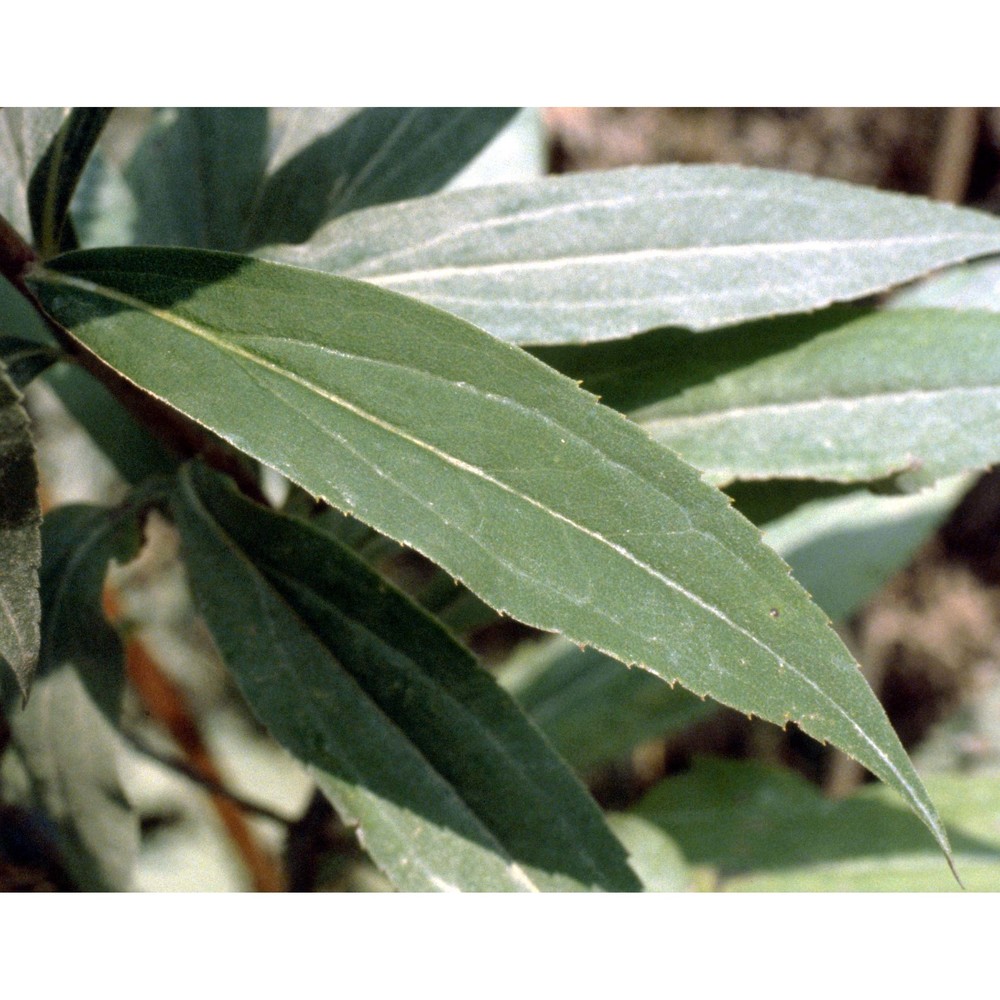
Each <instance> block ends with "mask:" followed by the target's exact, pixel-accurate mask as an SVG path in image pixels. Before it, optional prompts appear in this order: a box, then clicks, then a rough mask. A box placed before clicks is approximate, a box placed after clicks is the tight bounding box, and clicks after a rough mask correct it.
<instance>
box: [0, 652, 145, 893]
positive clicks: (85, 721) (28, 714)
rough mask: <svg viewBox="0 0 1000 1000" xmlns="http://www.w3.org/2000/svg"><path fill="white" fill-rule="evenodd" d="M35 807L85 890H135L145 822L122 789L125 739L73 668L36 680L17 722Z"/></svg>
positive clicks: (13, 725)
mask: <svg viewBox="0 0 1000 1000" xmlns="http://www.w3.org/2000/svg"><path fill="white" fill-rule="evenodd" d="M10 729H11V741H12V743H13V745H14V748H15V749H16V751H17V755H18V757H19V759H20V761H21V763H22V764H23V766H24V770H25V772H26V774H27V779H28V794H29V801H31V802H32V803H33V804H34V805H36V806H37V807H38V808H41V809H42V810H43V811H44V812H45V814H46V816H48V817H49V818H50V819H51V820H53V821H54V822H55V824H56V826H57V828H58V832H59V841H60V848H61V855H62V860H63V861H64V863H65V864H66V867H67V869H68V871H69V873H70V875H71V877H72V878H73V881H74V882H75V883H76V885H77V886H78V887H79V888H80V889H82V890H85V891H88V892H95V891H102V890H116V889H117V890H123V889H127V888H128V887H129V883H130V878H131V875H132V870H133V868H134V866H135V863H136V861H137V859H138V854H139V820H138V817H137V816H136V815H135V813H134V812H133V811H132V808H131V806H130V805H129V803H128V800H127V799H126V797H125V793H124V791H123V789H122V787H121V783H120V779H119V775H118V767H117V762H116V756H117V752H118V749H119V747H120V745H121V741H120V738H119V737H118V735H117V733H116V732H115V730H114V729H113V728H112V727H111V725H110V724H109V723H108V722H107V720H106V719H104V718H103V717H102V715H101V713H100V712H99V711H98V710H97V708H96V707H95V706H94V704H93V702H92V701H91V700H90V698H89V696H88V695H87V692H86V690H85V689H84V687H83V685H82V684H81V683H80V679H79V677H78V676H77V674H76V673H75V671H74V670H73V668H72V666H70V665H69V664H63V665H61V666H59V667H57V668H56V669H54V670H52V671H50V672H49V673H47V674H46V675H44V676H41V677H39V678H38V680H37V681H36V683H35V685H34V687H33V689H32V692H31V700H30V701H29V702H28V705H27V707H26V708H25V709H24V711H23V712H14V713H13V715H12V717H11V720H10Z"/></svg>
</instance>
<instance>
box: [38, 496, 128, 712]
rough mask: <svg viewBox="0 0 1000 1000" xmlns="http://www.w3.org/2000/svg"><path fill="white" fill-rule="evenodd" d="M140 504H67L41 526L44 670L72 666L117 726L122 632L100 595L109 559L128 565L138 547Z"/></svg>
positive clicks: (48, 516)
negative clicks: (107, 614) (113, 624)
mask: <svg viewBox="0 0 1000 1000" xmlns="http://www.w3.org/2000/svg"><path fill="white" fill-rule="evenodd" d="M137 497H138V495H137ZM140 507H141V499H139V502H137V501H136V500H131V501H129V502H127V503H126V504H124V505H123V506H122V507H120V508H117V509H112V508H108V507H98V506H94V505H90V504H70V505H67V506H63V507H57V508H56V509H55V510H53V511H51V512H50V513H48V514H47V515H46V516H45V522H44V524H43V526H42V572H41V589H42V644H41V655H40V664H41V669H42V670H43V671H45V670H52V671H55V670H58V669H59V667H60V666H61V665H62V664H65V663H72V664H73V667H74V669H75V670H76V672H77V673H78V674H79V675H80V677H81V678H82V679H83V682H84V683H85V684H86V686H87V690H88V691H89V693H90V697H91V698H92V699H93V701H94V703H95V704H96V705H97V706H98V708H100V709H101V711H103V712H104V714H105V715H106V716H107V717H108V718H109V719H110V720H111V721H112V722H115V723H117V721H118V716H119V712H120V709H121V696H122V690H123V688H124V683H125V677H124V659H123V651H122V644H121V640H120V639H119V638H118V633H117V632H116V631H115V629H114V628H112V627H111V625H109V624H108V622H107V620H106V619H105V617H104V610H103V604H102V593H103V589H104V580H105V577H106V576H107V573H108V565H109V563H110V562H111V560H112V559H114V560H117V561H118V562H127V561H128V560H129V559H131V558H133V557H134V556H135V555H136V554H137V552H138V549H139V543H140V541H141V533H140V530H139V520H138V517H137V514H138V511H139V509H140Z"/></svg>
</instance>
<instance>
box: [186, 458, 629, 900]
mask: <svg viewBox="0 0 1000 1000" xmlns="http://www.w3.org/2000/svg"><path fill="white" fill-rule="evenodd" d="M175 513H176V516H177V521H178V526H179V527H180V530H181V535H182V538H183V539H184V544H185V559H186V562H187V564H188V567H189V570H190V573H191V579H192V586H193V589H194V593H195V598H196V600H197V602H198V605H199V607H200V609H201V611H202V613H203V614H204V616H205V619H206V621H207V622H208V625H209V628H210V629H211V630H212V633H213V635H214V636H215V639H216V642H217V644H218V646H219V648H220V650H221V652H222V654H223V656H224V658H225V659H226V661H227V663H228V664H229V666H230V669H231V670H232V671H233V673H234V675H235V676H236V678H237V681H238V683H239V684H240V686H241V688H242V690H243V693H244V695H245V696H246V697H247V699H248V701H249V702H250V704H251V706H253V708H254V709H255V711H256V712H257V714H258V715H259V717H260V718H261V721H263V722H264V723H265V724H266V725H267V726H268V727H269V729H270V730H271V731H272V733H273V734H274V735H275V736H276V737H277V738H278V739H279V740H280V741H281V742H282V743H283V744H284V745H285V746H286V747H288V749H289V750H291V751H292V752H293V753H294V754H295V755H296V756H298V757H299V758H300V759H301V760H303V761H304V762H305V763H307V764H309V765H311V766H312V767H313V768H315V769H317V771H318V772H319V773H318V780H319V783H320V786H321V787H322V788H323V789H324V791H326V792H327V794H329V795H330V796H331V798H332V799H333V802H334V804H335V805H336V806H337V808H338V810H339V811H340V812H341V814H342V815H345V816H346V817H349V818H351V819H352V820H354V821H356V822H358V823H359V824H360V827H361V836H362V838H363V840H364V843H365V846H366V848H367V850H368V851H369V853H370V854H371V855H372V857H373V858H374V859H375V860H376V861H377V862H378V863H379V864H380V865H381V866H382V867H383V868H384V869H385V871H386V873H387V874H388V875H389V876H390V877H391V878H392V880H393V881H394V883H395V884H396V885H397V886H398V887H399V888H401V889H434V888H439V889H442V888H449V887H450V888H457V889H464V890H486V889H522V890H523V889H531V888H534V889H549V890H565V889H574V888H575V889H580V888H603V889H610V890H621V889H633V888H638V883H637V882H636V881H635V878H634V876H633V875H632V873H631V872H630V871H629V870H628V868H627V866H626V864H625V861H624V852H623V851H622V850H621V847H620V845H618V844H617V843H616V842H615V840H614V839H613V838H612V837H611V835H610V833H609V832H608V831H607V828H606V827H605V826H604V822H603V820H602V818H601V815H600V813H599V811H598V810H597V807H596V806H595V805H594V803H593V802H592V800H590V798H589V797H588V796H587V794H586V792H585V791H584V789H583V787H582V786H581V785H579V784H578V783H577V782H576V780H575V779H574V778H573V776H572V775H571V774H570V773H569V771H568V770H567V769H566V767H565V765H564V764H563V763H562V762H561V761H560V760H559V758H558V757H557V756H556V755H555V754H554V753H553V752H552V750H551V749H550V748H549V747H548V746H547V745H546V744H545V742H544V740H543V739H542V738H541V737H540V735H539V734H538V732H537V730H535V729H534V728H533V727H532V726H531V725H530V723H528V721H527V720H526V719H525V717H524V716H523V715H522V714H521V713H520V712H519V711H518V709H517V707H516V705H515V704H514V702H513V701H511V700H510V699H509V698H508V697H507V696H506V695H504V694H503V692H502V691H501V690H500V688H498V687H497V685H496V683H495V682H494V681H493V680H492V678H491V677H490V676H489V674H487V673H486V672H485V671H484V670H483V669H482V668H481V667H479V666H478V664H476V662H475V661H474V660H473V659H472V657H471V656H470V655H469V654H468V653H467V652H466V651H465V650H464V649H463V648H462V647H461V646H459V645H458V644H457V643H456V642H455V641H454V640H453V639H451V638H450V637H449V636H448V634H447V633H446V632H444V631H443V630H442V629H441V628H440V627H439V626H437V625H436V624H435V623H434V621H433V619H431V618H429V617H428V616H427V615H425V614H424V613H423V612H421V611H420V610H419V609H418V608H417V606H416V605H414V604H412V603H411V602H410V601H409V600H408V599H407V598H406V597H405V596H404V595H403V594H402V593H401V592H399V591H396V590H395V589H394V588H392V587H391V586H389V585H388V584H387V583H386V581H384V580H383V579H382V578H380V577H379V576H377V575H376V574H375V573H373V572H372V571H371V570H369V569H368V568H367V566H366V565H365V564H364V562H362V561H361V560H360V559H359V558H358V557H356V556H354V555H352V554H351V553H350V552H349V551H348V550H347V549H344V548H342V547H341V546H339V545H337V544H336V543H335V542H334V541H333V539H332V538H331V537H330V536H328V535H325V534H323V533H321V532H318V531H316V530H314V529H312V528H311V527H309V526H308V525H307V524H306V523H305V522H300V521H296V520H293V519H291V518H288V517H285V516H284V515H281V514H277V513H273V512H270V511H267V510H266V509H264V508H262V507H258V506H256V505H255V504H252V503H251V502H250V501H248V500H245V499H244V498H242V497H241V496H239V495H238V494H237V493H236V492H235V491H234V490H231V489H229V488H227V486H226V484H225V482H224V481H222V480H220V478H219V477H217V476H215V475H212V474H209V473H207V471H206V470H204V469H199V468H194V469H190V470H186V471H185V473H184V474H183V475H182V483H181V487H180V490H179V493H178V497H177V500H176V503H175ZM248 622H253V623H255V624H254V626H253V627H252V628H250V629H248V628H247V627H246V623H248ZM373 751H374V752H373ZM401 830H405V831H411V832H412V836H413V839H414V842H413V843H412V844H410V845H409V846H407V847H403V845H402V844H401V842H400V839H399V838H400V832H401Z"/></svg>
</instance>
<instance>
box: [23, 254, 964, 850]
mask: <svg viewBox="0 0 1000 1000" xmlns="http://www.w3.org/2000/svg"><path fill="white" fill-rule="evenodd" d="M32 277H34V278H36V279H37V280H41V281H48V282H50V283H52V284H56V285H66V286H68V287H71V288H76V289H78V290H80V291H83V292H85V293H87V294H90V295H95V296H97V297H99V298H105V299H108V300H109V301H113V302H117V303H119V304H120V305H124V306H126V307H127V308H129V309H132V310H135V311H138V312H142V313H145V314H147V315H149V316H152V317H154V318H156V319H158V320H160V321H161V322H163V323H166V324H167V325H169V326H173V327H176V328H178V329H181V330H184V331H185V332H187V333H189V334H191V335H192V336H195V337H197V338H199V339H200V340H202V341H204V342H205V343H207V344H209V345H211V346H213V347H215V348H216V349H217V350H219V351H220V352H221V353H223V354H229V355H232V356H234V357H239V358H243V359H244V360H246V361H249V362H251V363H253V364H256V365H258V366H260V367H261V368H263V369H265V370H266V371H270V372H271V373H272V374H275V375H277V376H279V377H281V378H284V379H286V380H287V381H290V382H292V383H293V384H296V385H299V386H300V387H301V388H304V389H306V390H307V391H309V392H312V393H314V394H315V395H317V396H319V397H320V398H322V399H325V400H327V402H330V403H332V404H334V405H335V406H339V407H340V408H341V409H343V410H346V411H347V412H349V413H352V414H354V415H355V416H357V417H360V418H361V419H363V420H366V421H368V422H370V423H372V424H374V425H375V426H376V427H379V428H380V429H382V430H384V431H386V432H387V433H390V434H393V435H396V436H397V437H399V438H401V439H402V440H405V441H407V442H409V443H410V444H412V445H414V446H415V447H418V448H421V449H423V450H424V451H427V452H428V453H430V454H432V455H434V456H435V457H437V458H439V459H440V460H441V461H442V462H444V463H445V464H447V465H451V466H452V467H454V468H457V469H459V470H460V471H463V472H467V473H468V474H470V475H472V476H474V477H477V478H479V479H481V480H482V481H484V482H488V483H490V484H492V485H494V486H496V487H497V488H499V489H501V490H502V491H504V492H506V493H508V494H510V495H511V496H514V497H515V498H517V499H519V500H522V501H523V502H525V503H527V504H529V505H530V506H533V507H535V508H537V509H538V510H540V511H542V512H543V513H544V514H547V515H549V516H551V517H553V518H554V519H555V520H557V521H560V522H562V523H564V524H566V525H567V526H569V527H570V528H572V529H574V530H576V531H579V532H580V533H581V534H583V535H585V536H587V537H590V538H592V539H593V540H595V541H597V542H598V543H599V544H603V545H605V546H606V547H608V548H609V549H611V550H612V551H614V552H615V553H616V554H618V555H620V556H622V557H623V558H624V559H625V560H626V561H628V562H631V563H632V564H633V565H635V566H636V567H638V568H639V569H641V570H643V571H644V572H646V573H647V574H648V575H649V576H651V577H652V578H653V579H656V580H659V581H660V582H661V583H663V584H664V585H665V586H666V587H667V588H668V589H671V590H673V591H675V592H676V593H678V594H680V595H681V596H682V597H685V598H686V599H687V600H689V601H690V602H691V603H692V604H694V605H695V606H697V607H700V608H701V609H702V610H703V611H706V612H708V613H709V614H710V615H712V616H714V617H716V618H717V619H718V620H719V621H721V622H722V623H723V624H724V625H726V626H728V627H729V628H730V629H732V630H733V631H734V632H736V633H737V634H739V635H742V636H743V637H744V638H745V639H747V640H748V641H750V642H751V643H753V644H754V645H756V646H758V647H759V648H760V649H762V650H764V652H765V653H767V654H768V655H770V656H771V657H773V658H774V660H775V661H776V662H777V663H778V664H779V665H781V666H782V667H784V668H785V669H787V670H788V671H789V672H790V673H792V674H794V675H795V676H796V677H798V678H799V680H800V681H802V682H803V683H804V684H806V685H807V686H808V687H810V688H812V689H813V690H814V691H815V693H816V694H817V695H818V696H819V697H820V698H821V699H822V700H824V701H826V702H827V703H828V704H829V705H830V706H832V708H833V709H834V710H835V711H836V713H837V714H838V715H840V716H841V717H842V718H843V720H844V721H845V722H846V723H847V724H848V726H849V727H850V728H851V729H853V730H854V731H855V732H856V733H857V735H858V736H859V737H860V738H861V740H862V741H863V742H864V743H865V744H866V745H867V746H868V747H870V748H871V750H872V751H873V752H874V753H875V755H876V756H877V757H878V758H879V759H880V760H881V761H882V762H883V764H884V765H885V766H886V767H887V768H888V769H889V771H890V772H891V773H892V774H893V775H894V776H895V777H896V779H897V780H898V781H899V783H900V785H901V786H902V787H903V788H905V789H906V790H907V792H908V794H909V796H910V800H911V802H912V803H913V804H914V805H915V806H916V808H917V809H918V811H919V812H920V813H921V815H922V816H923V818H924V820H925V822H926V823H927V825H928V826H929V827H930V828H931V829H932V830H933V831H935V832H936V834H937V836H938V839H939V841H940V842H941V843H942V844H946V843H947V836H946V834H945V832H944V830H943V828H942V827H941V825H940V823H939V822H938V821H937V820H936V817H935V816H934V815H933V813H932V812H931V811H930V810H929V809H928V808H927V806H926V805H925V804H924V803H923V801H922V800H921V797H920V796H918V795H917V793H916V790H915V789H914V788H913V786H912V785H911V784H910V782H909V781H907V779H906V777H905V776H904V775H903V774H902V773H901V772H900V771H899V769H898V768H897V767H896V765H895V764H894V763H893V761H892V760H891V759H890V758H889V756H888V755H887V754H886V753H885V752H884V751H883V750H882V748H881V747H879V746H878V744H877V743H876V742H875V741H874V740H873V739H872V738H871V737H870V736H869V735H868V734H867V733H866V732H865V730H864V729H863V728H862V727H861V726H860V725H858V723H857V722H856V721H855V720H854V718H853V717H852V715H851V714H850V713H849V712H848V711H847V710H846V709H845V708H844V707H843V706H842V705H841V704H840V703H839V702H838V701H837V700H836V699H835V698H833V697H832V696H831V695H830V694H829V693H827V692H826V691H824V690H823V688H821V687H820V686H819V685H818V684H817V683H816V682H815V681H814V680H813V679H812V678H810V677H809V676H807V675H806V674H803V673H802V672H801V671H800V670H799V669H798V668H797V667H795V666H794V665H792V664H791V663H789V662H788V661H786V660H785V659H784V657H782V656H781V655H780V654H778V653H777V652H776V651H775V650H773V649H772V648H771V647H770V646H769V645H768V644H767V643H766V642H764V641H763V640H762V639H760V638H758V637H757V636H755V635H754V634H753V633H752V632H750V631H749V630H748V629H745V628H743V627H742V626H741V625H738V624H737V623H736V622H734V621H733V620H732V619H731V618H729V616H728V615H726V614H725V612H724V611H722V610H721V609H720V608H717V607H716V606H715V605H713V604H712V603H711V602H710V601H706V600H704V599H703V598H701V597H699V596H698V595H697V594H695V593H694V592H693V591H690V590H688V589H687V588H686V587H684V586H683V585H682V584H680V583H679V582H677V581H676V580H673V579H672V578H671V577H669V576H667V575H666V574H664V573H661V572H660V571H659V570H657V569H655V568H654V567H653V566H650V565H649V564H648V563H646V562H645V561H644V560H642V559H640V558H639V557H638V556H637V555H635V554H634V553H632V552H631V551H629V550H628V549H627V548H625V547H624V546H622V545H619V544H618V543H616V542H613V541H612V540H611V539H609V538H606V537H605V536H604V535H602V534H601V533H600V532H597V531H592V530H591V529H589V528H586V527H585V526H583V525H581V524H578V523H577V522H575V521H573V520H572V519H571V518H569V517H567V516H566V515H565V514H561V513H559V512H558V511H555V510H552V509H551V508H550V507H548V506H546V505H545V504H544V503H542V502H541V501H539V500H536V499H535V498H533V497H530V496H528V495H527V494H525V493H523V492H521V491H520V490H517V489H515V488H514V487H512V486H510V485H508V484H506V483H504V482H502V481H500V480H498V479H496V478H495V477H494V476H491V475H490V474H489V473H488V472H486V470H484V469H480V468H478V467H477V466H475V465H471V464H470V463H468V462H465V461H463V460H462V459H459V458H458V457H457V456H454V455H449V454H448V453H447V452H443V451H441V450H440V449H439V448H437V447H435V446H434V445H432V444H430V443H429V442H426V441H423V440H421V439H420V438H417V437H415V436H413V435H411V434H409V433H408V432H406V431H404V430H402V429H401V428H398V427H395V426H394V425H393V424H390V423H389V422H387V421H385V420H383V419H381V418H380V417H378V416H376V415H375V414H372V413H369V412H368V411H366V410H364V409H363V408H361V407H359V406H357V405H356V404H354V403H351V402H350V401H348V400H346V399H343V398H342V397H340V396H337V395H336V394H334V393H331V392H329V391H327V390H325V389H323V388H322V387H320V386H317V385H316V384H315V383H312V382H310V381H309V380H308V379H305V378H303V377H302V376H299V375H296V374H294V373H293V372H289V371H288V370H286V369H284V368H281V367H280V366H279V365H276V364H274V363H273V362H270V361H268V360H267V359H265V358H263V357H261V356H260V355H257V354H254V353H253V352H252V351H247V350H245V349H244V348H241V347H239V346H237V345H236V344H233V343H231V342H229V341H226V340H224V339H222V338H220V337H219V336H217V335H216V334H215V333H214V332H213V331H211V330H210V329H208V328H206V327H203V326H200V325H199V324H197V323H195V322H193V321H191V320H188V319H185V318H184V317H181V316H178V315H176V314H174V313H170V312H167V311H166V310H163V309H159V308H157V307H155V306H152V305H150V304H149V303H147V302H143V301H142V300H141V299H137V298H135V297H133V296H131V295H128V294H127V293H124V292H120V291H118V290H117V289H113V288H108V287H106V286H103V285H99V284H97V283H96V282H93V281H89V280H87V279H84V278H79V277H76V276H74V275H70V274H64V273H61V272H55V271H51V270H49V269H47V268H44V267H38V268H36V269H35V271H34V272H33V275H32ZM595 405H596V404H595ZM622 419H624V418H622ZM257 457H260V456H257Z"/></svg>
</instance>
